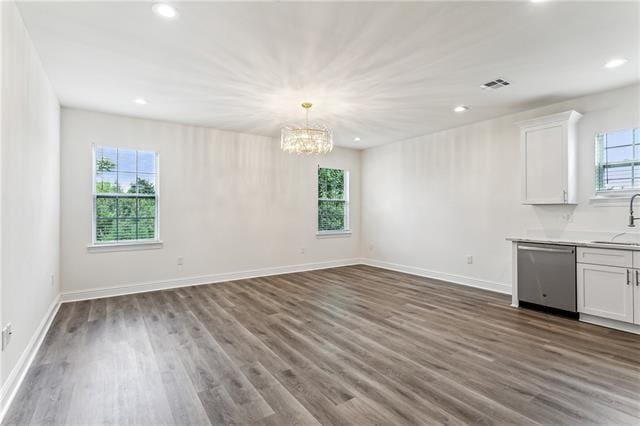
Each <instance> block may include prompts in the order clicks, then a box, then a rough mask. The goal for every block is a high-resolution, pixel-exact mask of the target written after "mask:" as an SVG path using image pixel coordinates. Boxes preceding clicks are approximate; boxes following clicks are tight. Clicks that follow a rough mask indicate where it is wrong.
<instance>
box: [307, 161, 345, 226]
mask: <svg viewBox="0 0 640 426" xmlns="http://www.w3.org/2000/svg"><path fill="white" fill-rule="evenodd" d="M320 169H333V170H341V171H342V172H343V179H344V199H338V198H320V190H319V188H320V173H319V172H320ZM350 177H351V173H350V171H349V170H347V169H341V168H338V167H327V166H321V165H318V168H317V170H316V236H317V237H331V236H349V235H351V221H350V212H351V203H350V198H351V182H350ZM320 201H342V202H344V229H339V230H320V229H319V228H320V227H319V226H318V225H319V219H320V218H319V216H320V209H319V202H320Z"/></svg>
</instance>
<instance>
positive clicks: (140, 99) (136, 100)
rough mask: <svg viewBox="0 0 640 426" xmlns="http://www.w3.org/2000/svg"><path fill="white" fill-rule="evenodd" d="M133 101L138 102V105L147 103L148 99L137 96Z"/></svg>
mask: <svg viewBox="0 0 640 426" xmlns="http://www.w3.org/2000/svg"><path fill="white" fill-rule="evenodd" d="M131 102H133V103H134V104H138V105H146V104H147V100H146V99H144V98H135V99H132V100H131Z"/></svg>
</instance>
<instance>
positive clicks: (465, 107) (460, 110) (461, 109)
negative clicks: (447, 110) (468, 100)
mask: <svg viewBox="0 0 640 426" xmlns="http://www.w3.org/2000/svg"><path fill="white" fill-rule="evenodd" d="M468 109H469V107H468V106H465V105H460V106H457V107H455V108H454V109H453V110H454V111H455V112H465V111H466V110H468Z"/></svg>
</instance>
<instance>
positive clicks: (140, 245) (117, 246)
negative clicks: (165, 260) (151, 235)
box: [87, 240, 163, 253]
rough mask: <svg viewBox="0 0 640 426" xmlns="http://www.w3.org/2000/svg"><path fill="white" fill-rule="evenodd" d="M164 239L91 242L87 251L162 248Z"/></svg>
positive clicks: (100, 251)
mask: <svg viewBox="0 0 640 426" xmlns="http://www.w3.org/2000/svg"><path fill="white" fill-rule="evenodd" d="M162 244H163V243H162V241H159V240H153V241H132V242H126V243H125V242H118V243H105V244H89V245H87V251H88V252H89V253H106V252H112V251H135V250H157V249H161V248H162Z"/></svg>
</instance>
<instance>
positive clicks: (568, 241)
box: [507, 237, 640, 251]
mask: <svg viewBox="0 0 640 426" xmlns="http://www.w3.org/2000/svg"><path fill="white" fill-rule="evenodd" d="M507 240H508V241H513V242H521V243H539V244H558V245H564V246H579V247H596V248H606V249H615V250H629V251H640V245H637V246H635V245H634V246H632V245H627V244H615V243H611V244H609V243H594V242H593V241H589V240H578V239H572V238H548V237H508V238H507Z"/></svg>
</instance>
